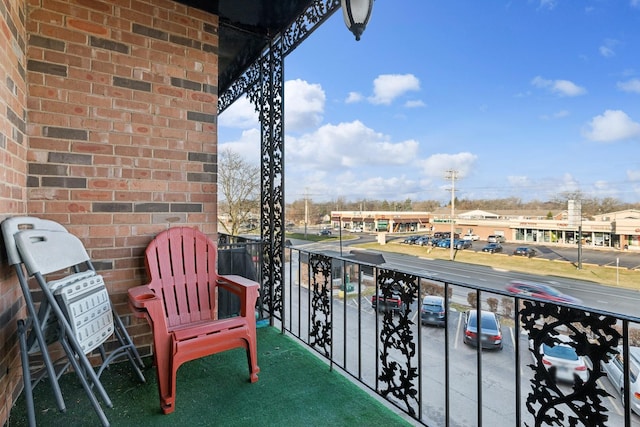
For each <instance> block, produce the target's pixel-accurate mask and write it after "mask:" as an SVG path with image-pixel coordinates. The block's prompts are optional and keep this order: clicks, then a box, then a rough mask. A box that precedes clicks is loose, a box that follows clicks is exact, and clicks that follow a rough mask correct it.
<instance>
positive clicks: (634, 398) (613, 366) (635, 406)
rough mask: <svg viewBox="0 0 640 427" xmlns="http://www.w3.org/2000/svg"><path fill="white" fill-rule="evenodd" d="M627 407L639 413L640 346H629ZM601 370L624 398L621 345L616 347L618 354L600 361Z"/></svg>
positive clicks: (621, 397)
mask: <svg viewBox="0 0 640 427" xmlns="http://www.w3.org/2000/svg"><path fill="white" fill-rule="evenodd" d="M629 359H630V360H629V361H630V364H629V385H630V388H631V390H629V402H630V405H629V407H630V408H631V410H632V411H633V412H635V413H636V414H638V415H640V347H634V346H630V347H629ZM600 366H601V367H602V370H603V371H604V372H605V373H606V374H607V378H609V381H610V382H611V385H612V386H613V388H615V389H616V392H617V393H618V394H619V395H620V399H621V400H622V399H624V397H623V396H624V375H623V373H624V358H623V356H622V347H618V354H617V355H612V357H611V360H609V361H608V362H606V363H605V362H601V364H600Z"/></svg>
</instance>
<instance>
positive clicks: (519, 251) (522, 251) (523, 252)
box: [513, 246, 536, 258]
mask: <svg viewBox="0 0 640 427" xmlns="http://www.w3.org/2000/svg"><path fill="white" fill-rule="evenodd" d="M513 254H514V255H516V256H526V257H528V258H532V257H534V256H536V250H535V249H533V248H530V247H529V246H519V247H517V248H515V249H514V251H513Z"/></svg>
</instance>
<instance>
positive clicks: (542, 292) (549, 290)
mask: <svg viewBox="0 0 640 427" xmlns="http://www.w3.org/2000/svg"><path fill="white" fill-rule="evenodd" d="M507 290H508V291H509V292H511V293H513V294H516V295H524V296H530V297H536V298H540V299H544V300H548V301H553V302H568V303H571V304H581V303H582V301H580V300H579V299H578V298H575V297H572V296H571V295H567V294H563V293H562V292H560V291H559V290H557V289H556V288H554V287H553V286H549V285H547V284H544V283H537V282H526V281H523V280H512V281H511V282H509V284H508V285H507Z"/></svg>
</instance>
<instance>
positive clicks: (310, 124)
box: [284, 79, 326, 131]
mask: <svg viewBox="0 0 640 427" xmlns="http://www.w3.org/2000/svg"><path fill="white" fill-rule="evenodd" d="M325 100H326V97H325V94H324V90H323V89H322V86H320V85H319V84H311V83H308V82H306V81H304V80H300V79H296V80H289V81H286V82H285V84H284V110H285V111H284V114H285V115H284V117H285V123H286V130H287V131H300V130H305V129H311V128H314V127H317V126H318V125H320V123H322V117H323V114H324V103H325Z"/></svg>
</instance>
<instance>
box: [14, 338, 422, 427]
mask: <svg viewBox="0 0 640 427" xmlns="http://www.w3.org/2000/svg"><path fill="white" fill-rule="evenodd" d="M146 362H147V363H148V364H149V365H150V362H151V360H147V361H146ZM258 365H259V366H260V374H259V380H258V382H256V383H253V384H251V383H250V382H249V370H248V366H247V359H246V356H245V353H244V350H243V349H236V350H229V351H227V352H224V353H220V354H217V355H213V356H209V357H206V358H203V359H199V360H194V361H192V362H187V363H186V364H184V365H182V366H181V367H180V369H179V370H178V385H177V388H178V390H177V397H176V410H175V412H174V413H172V414H169V415H163V414H162V412H161V410H160V404H159V399H158V391H157V390H158V388H157V385H156V375H155V369H154V368H152V367H148V368H147V369H146V370H145V372H144V374H145V376H146V378H147V382H146V384H140V383H139V382H138V380H137V379H136V377H135V375H134V374H133V373H132V371H131V368H130V365H129V363H128V362H126V363H118V364H116V365H114V366H112V367H111V368H110V369H109V370H108V371H107V372H105V373H103V374H102V382H103V384H104V387H105V389H106V390H107V393H108V394H109V396H110V398H111V400H112V402H113V408H105V413H106V415H107V418H108V419H109V421H110V423H111V425H112V426H164V425H167V426H169V425H170V426H187V425H188V426H242V427H247V426H408V425H411V424H409V423H408V422H407V421H406V420H405V419H404V418H402V417H400V416H399V415H398V414H396V413H395V412H393V411H392V410H390V409H388V408H387V407H386V406H384V405H383V404H382V403H380V402H378V401H377V400H376V399H375V398H373V397H371V396H370V395H369V394H368V393H366V392H365V391H363V390H362V389H360V388H359V387H358V386H356V385H354V384H352V383H351V382H350V381H349V380H348V379H347V378H345V377H344V376H342V375H341V374H340V373H338V372H335V371H330V370H329V368H328V366H327V365H326V364H325V363H324V362H323V361H321V360H320V359H319V358H318V357H317V356H316V355H315V354H313V353H312V352H311V351H309V350H306V349H305V348H304V347H303V346H301V345H300V344H299V343H297V342H296V341H294V340H293V339H291V338H289V337H287V336H284V335H282V334H280V332H279V331H278V330H277V329H275V328H270V327H268V328H260V329H258ZM61 388H62V392H63V394H64V397H65V403H66V405H67V411H66V412H65V413H60V412H59V411H58V410H57V408H56V406H55V401H54V399H53V397H52V396H51V392H50V387H49V383H48V380H46V379H45V380H43V381H42V382H40V384H38V386H37V387H36V390H35V393H34V401H35V406H36V421H37V424H38V425H39V426H54V425H57V426H65V427H69V426H96V425H99V419H98V418H97V416H96V414H95V412H94V411H93V408H92V407H91V405H90V403H89V401H88V399H87V397H86V395H85V394H84V391H83V390H82V387H81V386H80V384H79V382H78V380H77V378H76V376H75V374H73V373H71V374H66V375H64V376H63V377H62V378H61ZM27 424H28V423H27V418H26V408H25V401H24V395H21V396H20V398H19V399H18V401H17V402H16V405H15V406H14V408H13V410H12V411H11V415H10V418H9V420H8V421H7V424H6V425H7V427H13V426H25V425H27Z"/></svg>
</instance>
